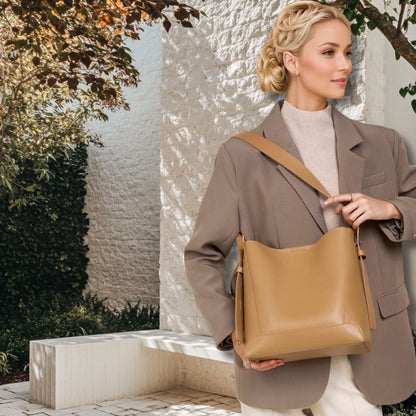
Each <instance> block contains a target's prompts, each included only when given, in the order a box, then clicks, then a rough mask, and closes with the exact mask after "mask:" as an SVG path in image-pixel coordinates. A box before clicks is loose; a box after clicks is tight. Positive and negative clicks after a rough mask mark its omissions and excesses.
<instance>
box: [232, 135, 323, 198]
mask: <svg viewBox="0 0 416 416" xmlns="http://www.w3.org/2000/svg"><path fill="white" fill-rule="evenodd" d="M232 137H236V138H238V139H241V140H244V141H245V142H247V143H248V144H250V145H251V146H253V147H255V148H256V149H258V150H260V151H261V152H263V153H264V154H266V155H267V156H269V157H270V158H272V159H273V160H275V161H276V162H278V163H280V164H281V165H282V166H284V167H285V168H286V169H288V170H289V171H290V172H292V173H293V174H295V175H296V176H297V177H298V178H300V179H302V180H303V181H304V182H306V183H307V184H308V185H310V186H312V188H314V189H316V190H317V191H319V192H320V193H321V194H322V195H324V196H326V197H327V198H329V197H330V196H331V195H330V193H329V192H328V191H327V190H326V189H325V187H324V186H323V185H322V184H321V182H319V180H318V179H317V178H316V177H315V176H314V174H313V173H312V172H311V171H310V170H309V169H308V168H307V167H306V166H305V165H304V164H303V163H302V162H301V161H300V160H299V159H296V157H295V156H293V155H291V154H290V153H289V152H287V151H286V150H285V149H283V148H282V147H280V146H279V145H277V144H276V143H273V142H272V141H270V140H268V139H266V138H265V137H263V136H260V135H259V134H256V133H253V132H251V131H244V132H242V133H239V134H236V135H235V136H232Z"/></svg>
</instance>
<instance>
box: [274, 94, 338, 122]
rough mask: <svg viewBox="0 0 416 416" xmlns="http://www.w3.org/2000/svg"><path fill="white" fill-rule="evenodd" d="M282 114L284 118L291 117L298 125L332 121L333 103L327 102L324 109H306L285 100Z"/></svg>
mask: <svg viewBox="0 0 416 416" xmlns="http://www.w3.org/2000/svg"><path fill="white" fill-rule="evenodd" d="M281 114H282V116H283V118H284V119H287V118H290V120H291V122H293V123H295V124H297V125H303V126H305V127H306V125H319V124H320V123H329V122H331V123H332V105H331V103H329V102H328V103H327V106H326V107H325V108H324V109H323V110H317V111H305V110H299V108H296V107H295V106H294V105H292V104H290V103H289V102H288V101H286V100H284V101H283V105H282V109H281Z"/></svg>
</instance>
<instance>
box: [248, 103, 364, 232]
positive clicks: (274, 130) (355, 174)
mask: <svg viewBox="0 0 416 416" xmlns="http://www.w3.org/2000/svg"><path fill="white" fill-rule="evenodd" d="M282 105H283V99H282V100H278V101H277V102H276V104H275V105H274V107H273V109H272V111H271V112H270V113H269V114H268V115H267V117H266V118H265V119H264V121H263V123H262V124H261V125H260V126H258V128H256V129H255V130H254V131H258V130H259V129H260V130H262V131H263V136H264V137H266V138H267V139H269V140H271V141H272V142H274V143H276V144H278V145H279V146H281V147H283V148H284V149H285V150H286V151H288V152H289V153H291V154H292V155H293V156H295V157H296V158H297V159H299V160H300V161H301V162H303V160H302V157H301V155H300V153H299V150H298V148H297V147H296V145H295V143H294V141H293V140H292V138H291V137H290V133H289V130H288V129H287V126H286V123H285V121H284V119H283V117H282V115H281V113H280V109H281V106H282ZM332 120H333V122H334V129H335V137H336V152H337V161H338V177H339V181H338V182H339V183H338V185H339V192H340V193H351V192H360V191H361V185H362V180H363V175H364V165H365V160H364V159H363V158H362V157H360V156H359V155H357V154H356V153H354V151H353V150H352V149H353V148H354V147H355V146H357V145H358V144H359V143H361V142H362V138H361V136H360V135H359V134H358V132H357V130H356V129H355V127H354V125H353V123H352V122H351V120H350V119H349V118H348V117H346V116H344V115H343V114H342V113H341V112H339V111H338V110H337V109H336V108H335V106H334V105H332ZM277 169H278V170H279V171H280V172H281V173H282V174H283V175H284V177H285V178H286V180H287V181H288V182H289V183H290V184H291V186H292V187H293V188H294V189H295V191H296V192H297V194H298V195H299V197H300V198H301V200H302V201H303V203H304V204H305V206H306V208H307V209H308V210H309V212H310V214H311V215H312V217H313V218H314V220H315V222H316V223H317V225H318V226H319V228H320V229H321V231H322V232H323V233H326V232H327V231H328V229H327V227H326V223H325V219H324V216H323V213H322V209H321V205H320V203H319V197H318V192H317V191H315V190H314V189H313V188H311V187H310V186H309V185H307V184H305V182H303V181H302V180H301V179H299V178H298V177H297V176H296V175H294V174H293V173H292V172H290V171H288V170H287V169H286V168H284V167H283V166H281V165H280V164H277Z"/></svg>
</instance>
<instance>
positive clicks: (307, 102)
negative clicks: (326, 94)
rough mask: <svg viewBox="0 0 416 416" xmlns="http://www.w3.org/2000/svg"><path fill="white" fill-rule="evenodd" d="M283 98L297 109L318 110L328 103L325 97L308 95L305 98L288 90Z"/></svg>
mask: <svg viewBox="0 0 416 416" xmlns="http://www.w3.org/2000/svg"><path fill="white" fill-rule="evenodd" d="M285 100H286V101H287V102H288V103H290V104H292V105H293V106H294V107H296V108H297V109H299V110H303V111H320V110H324V109H325V108H326V106H327V105H328V102H327V100H326V98H323V97H310V98H307V99H306V98H305V97H299V96H296V95H295V94H292V93H291V91H288V93H287V95H286V98H285Z"/></svg>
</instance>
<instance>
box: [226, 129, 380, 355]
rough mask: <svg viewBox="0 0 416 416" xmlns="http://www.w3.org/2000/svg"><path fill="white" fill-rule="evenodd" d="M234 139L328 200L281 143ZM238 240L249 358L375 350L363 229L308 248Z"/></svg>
mask: <svg viewBox="0 0 416 416" xmlns="http://www.w3.org/2000/svg"><path fill="white" fill-rule="evenodd" d="M233 137H237V138H239V139H242V140H244V141H246V142H247V143H249V144H250V145H252V146H254V147H255V148H257V149H258V150H260V151H261V152H263V153H265V154H266V155H267V156H269V157H271V158H272V159H274V160H275V161H276V162H278V163H280V164H281V165H282V166H284V167H285V168H286V169H288V170H290V171H291V172H292V173H294V174H295V175H297V176H298V177H299V178H301V179H302V180H304V181H305V182H306V183H308V184H309V185H310V186H312V187H313V188H315V189H316V190H317V191H319V192H320V193H322V194H323V195H325V196H326V197H329V193H328V192H327V191H326V189H325V188H324V187H323V186H322V184H321V183H320V182H319V181H318V180H317V179H316V177H315V176H314V175H313V174H312V173H311V172H310V171H309V170H308V169H307V168H306V167H305V166H304V165H303V164H302V163H301V162H300V161H299V160H298V159H296V158H295V157H294V156H292V155H291V154H290V153H288V152H286V151H285V150H284V149H283V148H281V147H280V146H278V145H276V144H275V143H273V142H271V141H270V140H267V139H266V138H264V137H262V136H259V135H257V134H255V133H252V132H243V133H241V134H238V135H236V136H233ZM237 244H238V249H239V265H238V267H237V284H236V299H235V305H236V309H235V319H236V337H237V342H242V343H245V348H246V355H247V358H249V359H251V360H266V359H273V358H280V359H282V360H283V361H295V360H304V359H309V358H317V357H325V356H332V355H340V354H359V353H364V352H369V351H370V350H371V330H374V329H375V315H374V308H373V303H372V299H371V293H370V287H369V283H368V277H367V273H366V269H365V265H364V258H365V253H364V251H363V250H361V248H360V246H359V231H358V229H357V233H355V232H354V230H353V229H352V228H351V227H338V228H335V229H333V230H331V231H329V232H328V233H326V234H324V235H323V236H322V237H321V238H319V240H318V241H316V242H315V243H314V244H311V245H306V246H301V247H290V248H283V249H276V248H271V247H268V246H266V245H263V244H261V243H260V242H258V241H254V240H249V241H246V240H245V239H244V237H243V236H242V235H241V234H239V235H238V236H237Z"/></svg>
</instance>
